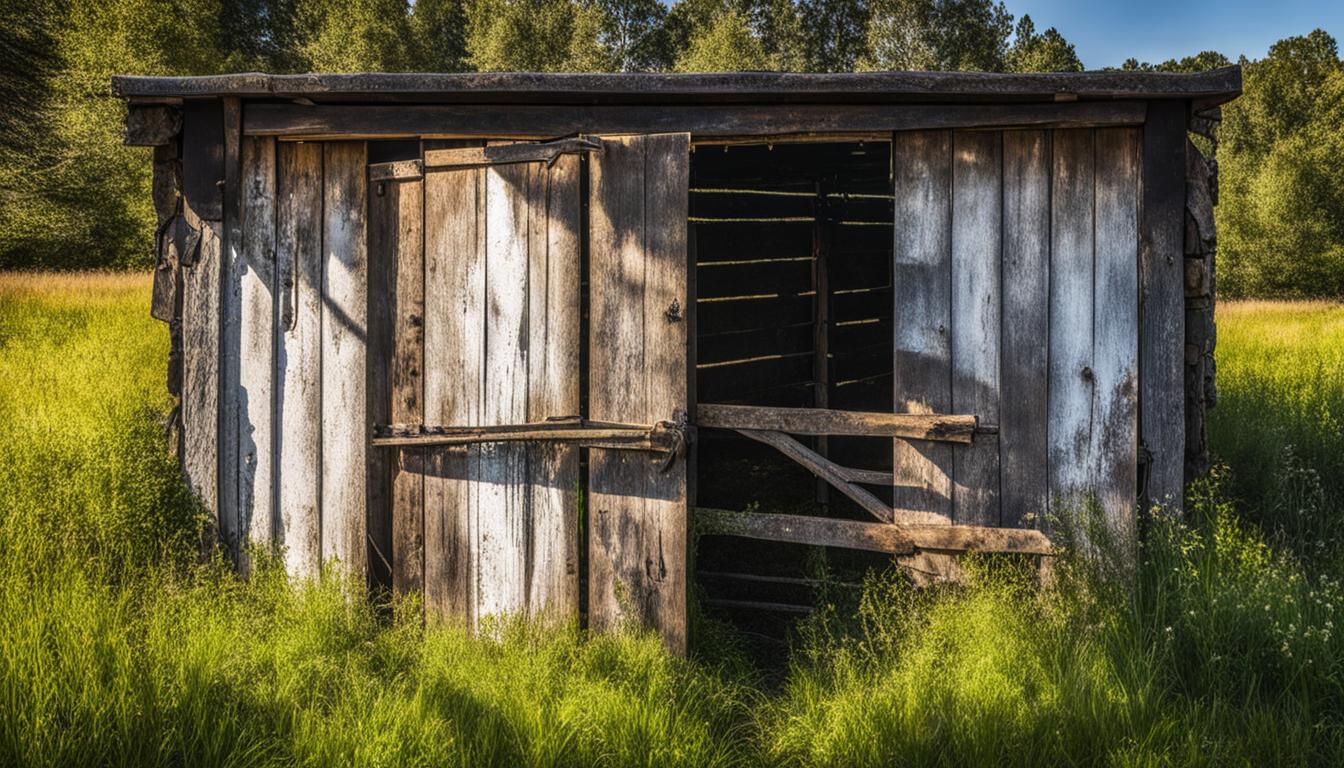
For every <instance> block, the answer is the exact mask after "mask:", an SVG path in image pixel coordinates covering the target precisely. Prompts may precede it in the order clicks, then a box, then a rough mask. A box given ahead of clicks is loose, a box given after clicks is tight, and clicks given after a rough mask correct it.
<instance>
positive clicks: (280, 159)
mask: <svg viewBox="0 0 1344 768" xmlns="http://www.w3.org/2000/svg"><path fill="white" fill-rule="evenodd" d="M113 86H114V89H115V91H116V93H117V94H119V95H120V96H122V97H124V98H125V99H127V100H128V102H129V113H128V119H127V142H128V143H130V144H139V145H152V146H154V147H155V150H154V152H155V155H154V157H155V166H154V167H155V176H154V197H155V204H156V206H157V209H158V213H159V220H160V222H161V226H160V229H159V243H158V259H159V261H158V269H157V272H156V277H155V281H156V290H155V295H154V312H155V314H156V316H158V317H160V318H162V319H164V320H167V321H169V322H170V323H171V327H172V339H173V352H172V359H171V361H170V366H169V368H170V375H169V382H170V387H171V389H172V391H173V392H174V394H176V395H177V396H178V397H179V399H180V409H179V411H178V414H177V424H178V427H179V435H180V456H181V460H182V463H183V467H184V470H185V473H186V476H187V478H188V480H189V482H190V483H191V485H192V487H193V488H194V489H195V490H196V491H197V492H198V493H199V494H200V497H201V498H202V499H203V500H204V502H205V504H206V505H207V506H208V507H209V509H210V510H211V511H212V513H213V514H214V515H215V518H216V520H217V523H218V528H219V532H220V534H221V536H222V539H223V541H224V542H225V544H226V545H227V546H228V547H229V548H230V550H231V551H232V552H233V553H234V554H235V556H236V557H237V558H238V559H239V560H240V563H241V564H242V565H243V566H244V567H245V566H246V559H247V548H246V547H244V546H242V545H243V544H244V543H246V542H247V541H251V542H256V543H260V544H263V545H266V546H273V545H275V546H280V547H283V551H284V553H285V554H284V557H285V560H286V563H287V564H288V567H289V568H290V569H291V570H292V571H294V572H296V573H299V574H310V573H313V572H314V571H315V569H317V568H318V566H319V565H320V564H321V563H322V562H324V561H327V560H330V559H333V558H335V559H339V561H340V562H341V563H342V564H343V566H344V567H345V568H347V569H350V570H352V571H354V572H355V573H358V574H364V575H367V577H368V579H369V582H370V584H372V585H389V586H392V587H394V588H395V589H398V590H402V591H409V590H419V591H422V592H423V594H424V596H425V599H426V604H427V605H428V606H429V608H430V609H431V610H435V611H441V612H444V613H446V614H449V615H452V616H457V617H462V618H465V619H466V620H467V621H468V622H471V623H475V622H478V621H480V620H481V619H482V618H484V617H486V616H490V615H496V614H519V613H522V614H528V615H538V614H542V613H550V614H552V615H556V616H562V617H574V616H580V615H582V616H583V617H585V619H584V620H586V622H587V623H588V625H590V626H593V627H598V628H600V627H603V626H609V625H611V624H613V623H614V622H617V621H620V620H622V619H623V618H627V617H629V618H635V619H637V620H640V621H643V622H645V623H648V624H651V625H653V626H656V627H657V628H659V629H660V630H661V631H662V633H663V635H664V637H665V638H666V640H667V642H668V644H669V645H670V646H672V647H674V648H684V645H685V641H686V603H687V589H688V579H689V578H691V576H688V570H689V566H688V554H687V553H688V531H690V530H697V531H699V532H701V533H702V534H703V535H704V537H705V538H704V541H702V543H701V546H700V548H699V549H698V550H697V551H698V557H699V558H700V560H701V562H700V563H699V569H700V571H701V572H702V576H704V577H705V578H709V579H727V580H730V581H731V580H732V579H735V578H736V579H738V580H739V581H740V580H742V579H746V580H747V581H749V582H750V581H752V579H755V582H756V583H758V584H771V583H781V582H787V581H788V578H787V577H785V576H780V575H779V574H778V571H774V575H770V574H769V573H766V574H762V573H756V574H755V575H753V574H751V573H734V572H733V571H734V570H735V569H734V568H733V567H732V566H733V564H734V563H733V558H734V556H735V553H740V552H744V551H747V550H746V549H743V547H745V545H744V544H743V543H742V542H743V538H742V537H746V538H750V539H754V540H757V541H766V542H774V543H771V544H756V545H752V546H756V547H776V548H775V549H768V550H760V549H757V550H753V552H754V553H755V554H754V555H753V556H752V558H750V559H751V560H752V561H753V562H755V563H757V564H761V563H766V564H772V566H773V565H777V564H779V563H782V562H787V561H789V560H790V558H793V559H796V558H797V557H798V551H797V549H796V547H797V545H824V546H828V547H840V548H851V549H856V550H866V551H869V552H877V553H881V554H882V556H885V557H890V556H892V555H896V556H898V557H901V558H903V560H904V562H906V563H907V564H910V565H911V566H913V567H921V566H922V567H925V568H926V569H927V568H935V569H936V568H941V567H945V566H946V564H947V563H948V562H950V561H951V560H950V557H949V556H950V554H952V553H956V552H961V551H966V550H987V551H1001V552H1019V553H1026V554H1043V553H1047V552H1049V551H1050V546H1051V544H1050V541H1049V539H1048V537H1047V535H1046V533H1045V532H1043V531H1042V528H1043V526H1044V525H1045V523H1046V519H1047V513H1049V512H1050V511H1051V510H1052V509H1060V508H1063V507H1066V506H1071V505H1076V504H1077V503H1079V502H1080V501H1081V500H1084V499H1087V500H1094V501H1095V502H1096V503H1097V504H1098V505H1099V507H1100V509H1102V510H1103V511H1104V515H1105V518H1106V521H1107V522H1108V524H1109V525H1110V527H1111V528H1112V529H1113V530H1114V531H1116V532H1118V533H1120V534H1122V535H1128V534H1129V533H1130V532H1132V530H1133V528H1134V522H1135V510H1136V506H1138V505H1140V504H1149V503H1158V502H1162V503H1166V504H1170V505H1175V506H1179V504H1180V496H1181V491H1182V487H1183V481H1184V478H1185V477H1186V476H1187V475H1190V474H1194V473H1198V472H1199V471H1201V463H1202V461H1203V460H1204V459H1203V455H1202V451H1203V412H1204V409H1205V408H1206V407H1207V406H1208V405H1209V404H1210V402H1211V399H1212V358H1211V349H1212V319H1211V314H1210V312H1211V309H1210V307H1211V304H1212V291H1213V287H1212V280H1213V274H1212V245H1213V232H1212V219H1211V206H1212V202H1213V190H1214V186H1213V184H1212V176H1213V174H1212V172H1211V169H1210V167H1209V166H1208V165H1207V164H1205V162H1204V160H1203V159H1202V157H1201V156H1200V154H1199V152H1198V151H1197V150H1195V149H1194V145H1193V144H1191V143H1190V142H1189V140H1188V138H1187V135H1188V133H1189V132H1192V131H1193V132H1195V133H1200V134H1204V135H1206V136H1208V135H1210V133H1211V131H1210V130H1209V127H1210V125H1211V121H1215V120H1216V119H1217V106H1218V105H1219V104H1220V103H1222V102H1225V101H1227V100H1228V99H1231V98H1233V97H1234V96H1235V95H1236V94H1237V93H1238V90H1239V88H1240V72H1239V70H1237V69H1236V68H1229V69H1224V70H1218V71H1214V72H1208V73H1204V74H1194V75H1182V74H1160V73H1087V74H1040V75H989V74H974V73H941V74H940V73H870V74H839V75H802V74H766V73H744V74H711V75H652V74H650V75H538V74H452V75H419V74H404V75H390V74H361V75H300V76H271V75H263V74H241V75H224V76H217V77H213V76H212V77H185V78H182V77H172V78H157V77H150V78H145V77H118V78H116V79H115V80H114V83H113ZM781 510H784V511H786V512H788V513H787V514H784V513H781ZM697 523H698V525H697ZM790 546H793V547H795V549H789V547H790ZM736 570H738V571H741V570H743V569H742V568H737V569H736ZM772 580H773V581H772ZM711 597H713V595H712V594H711ZM719 602H720V603H721V604H724V605H737V606H738V607H743V606H745V607H747V608H751V607H752V605H751V601H750V600H742V599H734V598H732V597H731V596H729V597H723V596H722V595H720V597H719Z"/></svg>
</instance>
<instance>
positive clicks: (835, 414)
mask: <svg viewBox="0 0 1344 768" xmlns="http://www.w3.org/2000/svg"><path fill="white" fill-rule="evenodd" d="M696 423H697V424H698V425H699V426H702V427H718V428H721V429H764V430H772V431H776V432H787V433H789V434H791V435H850V436H859V437H903V438H907V439H912V440H936V441H942V442H951V443H967V444H969V443H970V442H971V441H972V440H973V439H974V440H980V439H983V438H982V437H976V436H975V428H976V417H975V416H972V415H943V414H916V413H871V412H867V411H835V410H828V409H825V408H770V407H766V406H756V405H724V404H720V403H700V404H699V407H698V409H697V411H696Z"/></svg>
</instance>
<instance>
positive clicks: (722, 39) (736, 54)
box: [676, 11, 770, 72]
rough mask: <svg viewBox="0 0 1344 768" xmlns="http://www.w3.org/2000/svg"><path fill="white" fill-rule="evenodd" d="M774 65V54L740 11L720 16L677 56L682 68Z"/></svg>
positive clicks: (708, 69) (720, 69) (717, 69)
mask: <svg viewBox="0 0 1344 768" xmlns="http://www.w3.org/2000/svg"><path fill="white" fill-rule="evenodd" d="M768 68H770V58H769V56H768V55H767V54H766V52H765V47H764V46H763V45H762V44H761V41H760V38H758V37H756V35H755V34H753V32H752V30H751V24H750V22H749V21H748V19H747V17H746V16H745V15H744V14H742V13H740V12H738V11H728V12H726V13H722V14H720V15H718V16H716V17H715V18H714V19H713V20H712V21H710V22H709V23H708V24H707V25H706V26H705V27H704V28H703V31H701V32H699V33H698V34H696V35H695V36H694V37H693V38H692V39H691V41H690V45H689V46H688V47H687V48H686V50H685V51H683V52H682V53H681V55H680V56H678V57H677V62H676V69H677V71H678V72H730V71H734V70H752V69H768Z"/></svg>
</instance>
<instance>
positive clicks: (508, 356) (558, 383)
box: [371, 147, 581, 627]
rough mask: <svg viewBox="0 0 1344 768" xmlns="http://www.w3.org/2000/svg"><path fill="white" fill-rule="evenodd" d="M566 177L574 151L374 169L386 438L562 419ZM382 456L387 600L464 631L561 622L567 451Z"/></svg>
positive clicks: (571, 254) (574, 203) (568, 409)
mask: <svg viewBox="0 0 1344 768" xmlns="http://www.w3.org/2000/svg"><path fill="white" fill-rule="evenodd" d="M519 149H522V148H519ZM496 150H500V151H496ZM501 151H502V152H501ZM580 167H581V160H580V158H579V156H578V155H577V154H572V153H564V152H561V153H556V154H554V155H547V154H544V153H538V152H536V151H530V154H529V151H527V150H524V151H522V152H520V151H518V150H517V149H514V148H513V147H498V148H495V147H490V148H482V147H476V148H463V149H442V150H427V151H425V152H424V156H423V165H422V163H420V162H415V161H410V162H405V163H389V164H386V165H383V166H375V167H374V168H373V170H372V172H371V178H372V179H373V180H374V183H375V184H377V185H378V187H377V189H376V190H375V194H377V195H380V196H381V198H382V200H383V201H384V202H383V203H382V205H383V207H384V208H385V209H386V214H387V215H385V216H384V217H381V218H382V219H383V220H384V221H386V222H391V223H392V224H391V226H385V227H383V228H382V230H383V232H382V237H383V238H384V239H385V240H391V241H394V242H395V243H396V245H393V246H389V245H387V244H386V243H380V244H378V245H377V246H375V247H374V249H373V250H374V251H375V252H376V253H378V254H380V255H381V256H382V257H383V258H386V259H395V261H396V268H395V269H394V270H393V275H392V276H390V277H387V278H385V282H386V287H387V294H386V295H388V296H390V297H391V299H392V301H393V303H394V306H395V308H394V309H393V317H392V318H391V319H390V324H391V326H392V329H393V333H392V338H393V342H392V350H391V355H390V357H391V360H390V363H391V365H390V371H389V372H388V376H387V381H388V382H389V385H388V386H389V388H390V392H389V393H388V394H389V396H390V403H391V412H390V413H389V414H388V417H389V420H390V421H391V422H392V423H394V424H408V425H417V426H419V425H439V426H450V427H480V428H490V427H499V426H504V425H518V424H526V423H529V422H538V421H543V420H545V419H547V418H550V417H556V416H577V415H578V413H579V384H580V378H579V376H580V371H579V336H580V318H579V300H580V275H579V270H580V254H581V246H580V243H581V233H580V231H579V228H580V220H581V219H580V203H581V201H580V197H579V195H580ZM378 219H379V217H377V216H375V220H378ZM389 229H390V230H391V231H387V230H389ZM375 231H377V228H375ZM373 374H374V376H375V377H377V376H378V372H377V371H373ZM383 455H384V456H389V457H390V458H389V460H390V461H393V462H395V465H394V466H393V467H391V475H392V478H391V490H390V495H391V508H392V513H391V535H390V539H391V568H392V581H393V584H394V586H395V587H396V588H397V589H398V590H399V591H412V590H423V593H424V595H425V600H426V604H427V607H428V608H429V609H430V610H431V611H432V612H435V613H439V614H444V615H450V616H453V617H457V618H465V619H466V621H467V623H468V624H469V625H470V626H472V627H477V626H479V625H480V623H481V622H482V621H483V620H484V619H486V618H487V617H490V616H502V615H511V616H520V615H521V616H530V617H538V616H542V615H550V616H554V617H559V618H564V619H568V618H570V617H572V616H574V615H576V614H577V612H578V604H579V601H578V588H579V581H578V578H579V574H578V530H579V529H578V526H579V520H578V510H579V498H578V471H579V448H578V447H577V446H574V445H564V444H557V443H549V442H513V441H508V442H474V443H461V444H456V445H435V446H429V447H414V446H412V447H407V448H404V449H402V450H398V451H392V452H390V453H384V454H383Z"/></svg>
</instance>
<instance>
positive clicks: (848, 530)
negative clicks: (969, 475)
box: [693, 507, 949, 554]
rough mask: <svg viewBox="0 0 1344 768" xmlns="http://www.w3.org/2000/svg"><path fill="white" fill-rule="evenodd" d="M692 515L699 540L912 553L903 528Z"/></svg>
mask: <svg viewBox="0 0 1344 768" xmlns="http://www.w3.org/2000/svg"><path fill="white" fill-rule="evenodd" d="M693 514H694V516H695V523H696V533H697V534H698V535H700V536H707V535H708V536H715V535H720V536H742V537H745V538H749V539H761V540H764V541H782V542H786V543H791V544H808V545H812V546H825V547H842V548H845V549H859V550H865V551H868V552H885V553H889V554H909V553H911V552H914V551H915V545H914V542H913V541H911V540H910V537H909V536H908V535H907V534H906V532H905V531H906V529H907V527H908V526H904V525H892V524H890V523H865V522H859V521H856V520H837V519H835V518H830V517H805V516H802V515H781V514H774V513H756V512H734V511H730V510H724V509H706V508H704V507H696V508H695V510H694V511H693ZM939 527H949V526H939Z"/></svg>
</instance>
